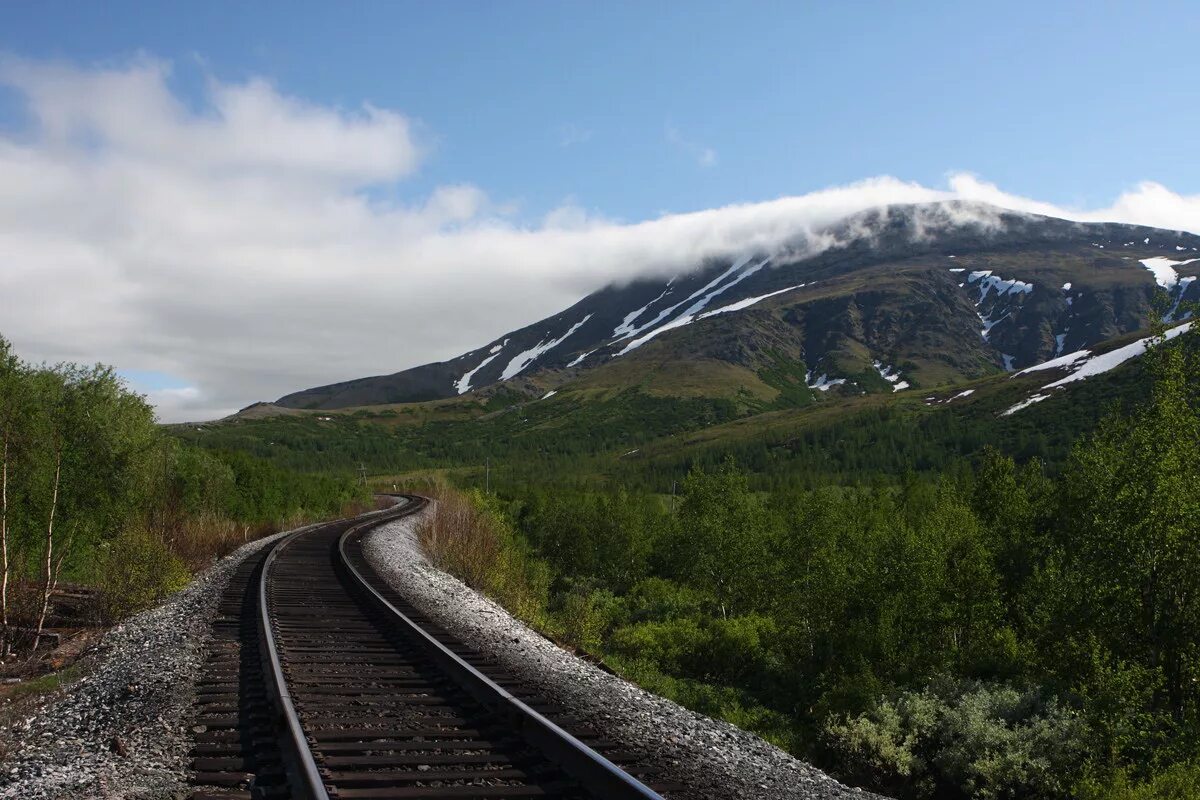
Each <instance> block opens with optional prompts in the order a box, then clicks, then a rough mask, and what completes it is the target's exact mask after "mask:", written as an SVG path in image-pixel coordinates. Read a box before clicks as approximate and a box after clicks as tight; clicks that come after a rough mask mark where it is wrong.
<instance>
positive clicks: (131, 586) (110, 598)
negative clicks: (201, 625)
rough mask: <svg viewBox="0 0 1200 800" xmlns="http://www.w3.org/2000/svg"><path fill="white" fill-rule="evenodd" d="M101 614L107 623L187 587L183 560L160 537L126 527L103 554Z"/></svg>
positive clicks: (101, 559)
mask: <svg viewBox="0 0 1200 800" xmlns="http://www.w3.org/2000/svg"><path fill="white" fill-rule="evenodd" d="M101 553H102V554H101V557H100V560H99V566H100V580H99V586H100V596H101V612H102V614H103V615H104V617H105V618H106V619H108V620H117V619H120V618H121V617H124V616H127V615H128V614H132V613H134V612H135V611H140V610H142V609H144V608H149V607H150V606H152V605H154V604H155V603H157V602H158V601H159V600H161V599H162V598H164V597H166V596H167V595H168V594H170V593H171V592H175V591H178V590H179V589H182V588H183V587H184V586H186V585H187V582H188V579H189V577H190V576H189V574H188V570H187V567H186V566H184V563H183V560H182V559H180V558H179V557H178V556H177V555H175V554H174V553H172V552H171V550H170V548H168V547H167V545H166V544H165V543H164V542H163V541H162V540H161V539H160V538H158V537H157V536H155V535H153V534H151V533H149V532H147V531H145V530H144V529H141V528H127V529H125V530H124V531H122V532H121V533H120V534H119V535H118V536H117V537H116V538H114V539H112V540H110V541H109V542H107V543H106V545H105V546H104V547H103V549H102V551H101Z"/></svg>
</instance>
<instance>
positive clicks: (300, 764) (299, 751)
mask: <svg viewBox="0 0 1200 800" xmlns="http://www.w3.org/2000/svg"><path fill="white" fill-rule="evenodd" d="M405 499H407V500H408V502H407V503H405V504H404V505H401V506H393V507H392V508H388V509H384V510H382V511H376V512H372V513H373V514H375V515H377V517H378V518H376V519H372V520H370V521H369V522H366V523H363V524H364V525H378V524H380V523H381V522H384V521H386V520H387V519H390V518H392V517H393V516H394V517H400V516H403V515H404V514H411V513H412V512H413V511H415V510H416V508H412V505H413V502H412V499H411V498H405ZM325 524H330V523H322V524H317V525H309V526H307V527H304V528H300V529H299V530H297V531H295V532H294V533H292V534H290V535H289V536H287V537H286V538H284V539H282V540H281V541H279V542H277V543H276V544H275V546H274V547H272V549H271V553H270V555H268V556H267V560H266V561H265V562H263V567H262V574H261V575H260V576H259V584H258V632H259V637H260V639H261V640H262V645H263V647H262V652H263V661H264V666H265V671H266V673H267V677H268V684H269V688H272V689H274V697H273V703H274V705H276V711H277V712H278V713H279V715H280V716H282V718H283V725H284V728H285V729H286V736H285V737H283V738H284V740H285V743H286V748H285V749H286V752H287V754H288V755H289V756H290V759H289V760H290V762H291V763H290V764H289V767H290V769H289V772H291V773H292V774H291V777H292V780H291V781H289V784H290V786H291V788H292V789H293V795H294V796H297V797H300V798H302V799H303V800H330V795H329V792H328V790H327V789H326V788H325V779H324V778H323V777H322V775H321V770H320V768H319V767H318V766H317V762H316V759H314V758H313V753H312V749H311V748H310V747H309V743H308V736H307V735H306V734H305V733H304V726H303V725H302V723H301V722H300V715H299V714H298V713H297V711H296V704H295V702H294V700H293V699H292V693H291V691H290V690H289V689H288V685H287V678H286V677H285V676H284V674H283V663H282V661H281V659H280V655H279V648H278V647H277V645H276V644H275V636H276V633H275V630H274V627H273V626H272V624H271V609H270V604H269V603H268V592H267V585H268V583H269V580H270V575H271V567H272V565H274V563H275V559H276V558H277V557H278V556H279V554H280V553H281V552H283V550H284V549H286V548H287V546H288V545H289V544H291V543H292V542H293V541H295V540H296V539H297V538H298V537H300V536H303V535H304V534H306V533H309V532H311V531H313V530H314V529H316V528H320V527H324V525H325ZM355 527H356V528H359V527H362V525H359V526H355ZM352 530H353V529H352Z"/></svg>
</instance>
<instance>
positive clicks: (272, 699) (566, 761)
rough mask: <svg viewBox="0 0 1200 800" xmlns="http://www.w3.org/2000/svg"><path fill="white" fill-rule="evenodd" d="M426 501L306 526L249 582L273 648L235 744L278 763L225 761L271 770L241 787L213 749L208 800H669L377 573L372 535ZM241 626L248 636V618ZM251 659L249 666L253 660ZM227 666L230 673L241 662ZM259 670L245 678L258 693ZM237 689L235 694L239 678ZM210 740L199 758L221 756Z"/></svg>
mask: <svg viewBox="0 0 1200 800" xmlns="http://www.w3.org/2000/svg"><path fill="white" fill-rule="evenodd" d="M425 502H426V501H425V500H424V498H419V497H413V496H408V497H404V498H402V499H401V502H400V505H398V506H397V507H395V508H393V509H389V510H387V511H384V512H376V513H375V514H374V515H372V516H370V517H369V518H367V519H365V520H364V519H363V518H359V519H357V520H351V521H341V522H337V523H330V524H327V525H319V526H312V527H310V528H307V529H302V530H301V531H298V532H296V533H295V534H292V535H290V536H288V537H286V538H285V539H282V540H281V541H280V542H279V543H277V544H276V545H275V546H274V547H273V548H271V550H270V552H269V554H266V555H265V556H261V557H260V561H261V563H260V565H258V566H252V567H250V568H249V569H250V572H251V573H252V574H251V578H250V580H249V581H248V583H247V585H246V586H235V587H234V590H235V591H236V590H237V589H239V588H240V589H241V591H242V592H243V593H249V594H252V595H253V597H252V598H249V599H250V600H252V601H253V602H247V600H248V598H246V597H245V596H243V598H242V602H241V606H240V607H241V609H242V610H243V611H246V610H247V609H250V608H253V612H254V613H253V616H254V617H255V623H256V624H255V625H254V626H253V627H254V628H255V629H256V631H255V632H256V634H257V636H256V638H257V648H255V647H254V646H253V645H250V646H247V644H246V643H245V642H243V644H242V649H243V650H244V651H245V650H255V649H257V653H258V655H259V656H260V658H261V669H260V673H261V674H260V675H259V676H258V683H259V684H261V686H262V689H261V694H259V691H260V690H258V689H257V688H255V687H250V688H251V689H252V692H251V694H252V695H253V697H254V698H255V700H256V701H257V702H251V703H249V704H245V705H247V707H248V710H249V711H251V713H249V714H247V715H245V716H246V719H245V720H244V722H245V723H247V724H246V726H245V727H246V728H247V730H245V731H243V733H242V735H240V736H233V735H228V736H226V737H225V738H226V740H227V741H228V742H233V743H244V742H245V741H246V740H247V739H248V740H249V741H250V742H251V743H256V744H254V746H253V747H252V748H251V749H250V752H251V753H252V754H262V758H258V759H256V758H245V757H243V758H242V759H241V760H240V761H239V760H237V759H226V760H225V761H224V762H221V763H224V764H226V765H232V766H235V767H241V768H244V769H250V768H254V769H255V771H254V773H253V774H252V775H251V774H247V773H245V772H243V773H242V774H241V776H240V777H241V778H242V780H240V781H239V780H237V779H238V777H239V775H238V771H237V770H236V769H235V770H233V771H232V772H231V773H229V774H223V773H221V772H220V771H218V770H214V769H213V767H214V762H213V759H211V758H209V763H201V761H202V755H203V754H201V755H198V756H197V758H196V763H195V766H196V778H195V780H196V783H197V784H203V785H207V786H211V787H212V789H200V790H198V791H197V792H196V793H195V794H194V795H193V797H195V798H201V797H204V798H210V797H297V798H315V799H316V800H325V798H332V797H336V798H418V797H419V798H444V797H460V798H465V797H472V798H515V797H564V798H574V797H603V798H617V799H618V800H626V799H630V800H632V799H633V798H642V799H645V800H649V799H650V798H658V797H659V795H658V794H657V793H656V792H655V791H654V790H653V789H651V788H650V787H648V786H647V785H646V784H643V783H641V782H640V781H639V780H638V779H637V778H635V777H633V775H631V774H630V773H635V774H637V775H639V776H640V777H646V776H649V775H650V774H651V773H650V771H649V770H644V769H638V768H637V764H636V762H637V758H636V757H635V756H634V755H633V754H628V753H623V752H621V751H620V749H619V748H618V747H617V746H616V745H615V744H613V743H611V742H605V741H604V740H603V739H602V738H601V737H600V736H599V735H597V734H596V733H595V732H594V731H590V730H588V729H587V728H586V727H585V726H582V725H580V724H579V723H578V721H577V720H574V719H573V718H572V717H571V716H570V714H569V713H568V712H566V711H564V710H563V709H560V708H556V707H554V706H553V705H551V704H548V703H546V702H545V701H544V700H542V698H540V697H538V696H536V695H535V694H533V693H531V692H529V691H527V690H525V689H524V688H523V687H521V686H520V685H519V684H518V683H516V682H515V681H513V680H512V679H511V678H510V677H509V676H507V675H505V674H503V673H502V672H501V671H499V670H498V668H497V666H496V664H495V663H493V662H492V661H490V660H489V659H487V658H486V657H484V656H483V655H481V654H480V653H478V652H475V651H472V650H471V649H470V648H467V647H465V646H463V645H462V644H461V643H460V642H457V641H455V640H454V639H453V637H451V636H449V635H447V634H446V633H445V632H444V631H442V630H440V629H439V628H437V626H435V625H433V624H432V623H431V622H430V621H429V620H428V619H427V618H425V617H424V616H423V615H422V614H420V613H419V612H418V611H417V610H416V609H414V608H412V607H411V606H409V605H408V604H407V603H406V602H405V601H404V599H403V598H402V597H400V596H399V595H398V594H397V593H396V592H394V591H393V590H392V589H391V588H390V587H388V586H387V585H386V584H385V583H384V582H383V581H382V580H381V579H380V578H379V577H378V576H377V575H375V573H374V570H372V569H371V567H370V566H369V564H367V562H366V560H365V558H363V556H362V551H361V546H360V540H361V537H362V535H363V534H364V533H365V532H366V531H367V530H369V529H371V528H373V527H375V526H377V525H379V524H382V523H384V522H386V521H389V520H391V519H395V518H397V517H400V516H405V515H407V514H412V513H416V512H417V511H419V510H420V508H421V507H422V506H423V505H424V503H425ZM251 584H252V585H251ZM232 585H233V582H231V586H232ZM230 605H232V604H230ZM238 631H240V632H241V634H242V635H243V636H244V635H245V634H246V633H247V631H248V626H247V625H246V624H245V622H244V621H242V622H240V623H239V627H238ZM240 655H241V657H240V658H239V664H242V665H244V664H246V662H252V661H253V655H254V654H253V653H245V652H244V653H242V654H240ZM218 663H221V664H223V665H224V666H223V669H224V670H225V675H226V677H228V654H227V653H226V654H224V658H222V659H219V660H218ZM251 672H252V670H242V673H241V677H242V678H246V679H248V681H247V682H248V683H250V684H253V683H255V676H254V675H252V674H248V673H251ZM221 686H222V687H224V688H222V689H221V690H220V691H225V692H228V686H229V681H228V680H226V681H225V683H223V684H221ZM201 691H202V692H203V687H202V689H201ZM204 696H205V695H203V694H201V695H200V697H204ZM208 696H209V697H211V695H208ZM224 705H225V706H226V708H225V710H226V711H228V710H229V709H228V708H227V707H228V705H229V703H228V698H226V702H225V704H224ZM198 706H199V708H198V715H197V717H198V720H199V721H200V724H198V725H197V729H200V728H204V729H205V731H204V732H205V733H207V731H208V726H207V725H206V724H205V722H204V720H209V721H213V720H214V717H213V715H212V714H211V713H209V712H211V711H212V710H213V709H212V708H211V707H209V708H207V709H206V708H205V707H204V706H203V705H202V704H201V701H200V699H199V697H198ZM264 709H265V713H266V716H267V717H268V718H269V720H270V722H271V723H272V726H271V727H273V731H272V733H273V736H272V737H270V738H272V739H273V741H267V738H268V737H266V736H264V726H263V721H264V720H263V717H264ZM206 714H207V716H206ZM251 720H253V721H254V723H253V725H250V724H249V723H250V721H251ZM220 722H223V723H226V724H228V723H230V722H231V720H230V719H228V718H225V719H222V720H220ZM250 729H253V730H252V731H251V730H250ZM202 738H203V737H201V738H198V740H197V742H198V749H204V750H205V751H206V752H207V753H209V754H211V753H212V752H213V749H214V747H213V745H212V744H211V743H209V744H208V747H207V748H204V746H203V744H202ZM270 745H274V746H273V747H272V746H270ZM218 761H220V760H219V759H218ZM617 762H621V763H622V765H623V766H624V767H625V769H622V767H621V766H618V765H617ZM202 767H209V769H202ZM263 767H265V769H262V770H261V772H260V768H263Z"/></svg>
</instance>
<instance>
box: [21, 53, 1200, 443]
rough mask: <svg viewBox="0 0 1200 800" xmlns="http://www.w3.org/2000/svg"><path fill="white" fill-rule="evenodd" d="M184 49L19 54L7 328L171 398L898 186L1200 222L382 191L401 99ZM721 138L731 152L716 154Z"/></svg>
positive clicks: (730, 242) (399, 137)
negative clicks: (356, 104) (174, 84)
mask: <svg viewBox="0 0 1200 800" xmlns="http://www.w3.org/2000/svg"><path fill="white" fill-rule="evenodd" d="M169 74H170V68H169V65H166V64H164V63H162V62H158V61H152V60H141V61H138V62H135V63H133V64H129V65H125V66H121V67H111V66H110V67H105V68H100V69H81V68H77V67H71V66H64V65H60V64H45V63H37V62H27V61H16V60H11V59H9V60H7V61H0V83H3V84H7V85H9V86H11V87H13V88H15V89H16V90H17V91H18V92H19V93H20V94H21V95H22V96H23V97H24V98H25V100H26V101H27V102H28V104H29V110H30V112H31V115H32V118H33V119H34V120H35V125H34V126H33V127H32V128H31V129H29V130H27V131H20V132H19V133H16V134H12V133H10V134H0V303H2V306H3V313H2V315H0V333H3V334H4V335H6V336H8V337H9V338H11V339H12V340H13V341H14V343H15V344H16V346H17V348H18V350H19V351H20V352H21V353H22V354H23V355H24V356H25V357H27V358H29V359H33V360H41V359H45V360H50V361H57V360H63V359H68V360H77V361H85V362H90V361H96V360H102V361H105V362H108V363H112V364H114V365H116V366H117V367H118V368H121V369H125V370H141V371H153V372H156V373H161V374H163V375H169V376H172V377H173V378H174V379H176V380H177V381H178V383H179V385H180V386H183V387H186V388H183V389H164V390H159V391H157V392H154V393H152V395H151V399H152V400H153V402H155V403H157V404H158V407H159V410H160V414H161V416H162V417H163V418H164V419H166V420H180V419H196V418H206V417H212V416H219V415H220V414H222V413H227V412H229V411H232V410H235V409H236V408H238V407H240V406H243V405H246V404H248V403H250V402H252V401H255V400H263V399H274V398H276V397H278V396H280V395H282V394H285V393H287V392H290V391H293V390H297V389H301V388H305V387H308V386H313V385H317V384H321V383H327V382H330V381H335V380H343V379H347V378H353V377H361V376H363V375H370V374H379V373H381V372H390V371H393V370H397V369H402V368H405V367H409V366H414V365H416V364H420V363H424V362H427V361H431V360H437V359H443V358H450V357H453V356H456V355H458V354H459V353H462V352H464V351H466V350H468V349H470V348H473V347H476V346H478V345H479V344H481V343H482V342H486V341H488V340H490V339H491V338H494V337H495V336H497V335H499V334H501V333H504V332H505V331H507V330H510V329H512V328H516V327H520V326H522V325H524V324H527V323H528V322H530V321H532V320H534V319H537V318H540V317H542V316H546V315H548V314H551V313H554V312H557V311H559V310H561V309H562V308H564V307H566V306H567V305H569V304H571V303H573V302H574V301H575V300H577V299H578V298H579V296H580V295H582V294H584V293H586V292H588V291H591V290H593V289H596V288H598V287H599V286H601V285H603V284H604V283H606V282H608V281H612V280H627V279H630V278H632V277H633V276H635V275H639V274H646V273H654V272H657V273H666V272H670V271H675V270H678V269H681V268H685V267H687V266H690V265H692V264H694V263H695V262H696V261H697V260H699V259H701V258H704V257H708V256H713V255H719V254H726V253H730V252H737V251H744V250H748V249H771V248H774V247H777V246H779V245H780V244H781V243H783V242H785V241H788V240H790V239H793V238H794V237H795V236H797V234H803V233H812V232H813V231H815V230H817V229H819V228H821V227H823V226H825V225H828V224H829V223H832V222H835V221H837V220H839V219H841V218H843V217H845V216H847V215H849V214H853V213H855V212H858V211H861V210H864V209H867V208H871V207H874V206H879V205H888V204H896V203H913V202H926V201H934V200H943V199H949V198H954V197H964V198H969V199H978V200H986V201H988V202H993V203H998V204H1000V205H1003V206H1007V207H1012V208H1018V209H1022V210H1027V211H1037V212H1040V213H1050V214H1056V215H1059V216H1067V217H1071V218H1075V219H1111V220H1115V221H1131V222H1140V223H1145V224H1152V225H1160V226H1165V227H1169V228H1186V229H1190V230H1193V231H1200V197H1196V196H1191V197H1185V196H1180V195H1177V194H1174V193H1172V192H1170V191H1169V190H1167V189H1166V188H1164V187H1162V186H1159V185H1157V184H1144V185H1142V186H1139V187H1136V188H1135V189H1134V190H1132V191H1131V192H1129V193H1127V194H1125V195H1122V196H1121V197H1120V198H1118V199H1117V201H1116V202H1114V203H1113V204H1112V205H1111V206H1110V207H1109V208H1105V209H1096V210H1069V209H1068V210H1064V209H1058V208H1055V207H1053V206H1049V205H1047V204H1043V203H1038V202H1036V201H1034V200H1031V199H1028V198H1022V197H1016V196H1012V195H1008V194H1005V193H1003V192H1001V191H1000V190H999V189H997V188H996V187H994V186H992V185H990V184H987V183H984V182H982V181H980V180H979V179H976V178H974V177H971V176H966V175H956V176H952V177H951V178H950V180H949V183H948V186H947V188H945V189H932V188H928V187H924V186H920V185H918V184H915V183H907V182H903V181H899V180H896V179H894V178H889V177H880V178H872V179H870V180H865V181H861V182H859V183H855V184H852V185H849V186H844V187H838V188H832V189H827V190H824V191H820V192H814V193H811V194H807V195H803V196H798V197H784V198H779V199H777V200H771V201H767V202H762V203H753V204H743V205H731V206H726V207H723V208H717V209H711V210H706V211H699V212H695V213H688V214H667V215H663V216H661V217H659V218H656V219H652V220H648V221H644V222H638V223H633V224H622V223H618V222H614V221H612V220H608V219H605V218H603V217H598V216H595V215H592V214H589V213H587V212H586V211H584V210H583V209H582V208H580V207H579V206H577V205H576V204H575V203H574V202H568V203H565V204H564V206H563V207H562V208H560V209H558V210H556V211H555V212H552V213H550V214H548V215H547V216H546V217H545V219H544V220H543V221H542V222H541V223H539V224H537V225H534V226H526V227H522V226H519V225H516V224H514V223H512V222H511V221H510V220H509V219H507V218H506V216H505V213H504V209H503V208H499V207H497V206H495V205H494V204H493V203H492V202H491V201H490V200H489V198H488V197H487V195H486V194H485V192H483V191H482V190H481V189H479V188H478V187H475V186H471V185H456V186H446V187H441V188H438V189H437V190H435V191H433V192H432V193H431V194H430V196H429V197H428V198H427V199H426V200H425V201H424V202H422V203H419V204H416V205H413V206H397V205H394V204H386V203H381V202H379V201H377V200H372V199H371V198H370V197H369V196H368V193H367V192H365V191H364V190H365V189H368V188H370V187H374V186H385V187H386V186H391V185H393V184H394V183H395V182H396V181H397V180H400V179H402V178H404V177H405V176H407V175H409V174H411V173H412V172H413V171H414V170H415V169H416V168H417V167H418V166H419V164H420V161H421V158H422V148H421V147H420V144H419V142H417V141H416V139H415V137H414V134H413V125H412V123H411V122H410V121H409V120H408V119H406V118H405V117H404V116H403V115H402V114H399V113H397V112H395V111H389V110H384V109H378V108H374V107H371V106H369V105H368V106H363V107H362V108H361V109H356V110H341V109H334V108H327V107H323V106H315V105H312V104H311V103H307V102H305V101H302V100H298V99H296V98H290V97H287V96H285V95H283V94H281V93H280V92H279V91H278V90H277V89H275V88H274V87H272V86H271V84H269V83H268V82H265V81H262V80H251V81H248V82H246V83H223V82H221V81H218V80H215V79H212V80H210V81H209V82H208V84H207V89H206V94H205V97H204V98H203V100H204V102H203V104H202V106H201V107H200V108H196V107H195V106H194V105H188V104H187V103H185V102H183V101H182V100H181V99H180V98H179V97H177V96H176V95H175V94H173V92H172V90H171V88H170V84H169ZM714 158H715V156H714Z"/></svg>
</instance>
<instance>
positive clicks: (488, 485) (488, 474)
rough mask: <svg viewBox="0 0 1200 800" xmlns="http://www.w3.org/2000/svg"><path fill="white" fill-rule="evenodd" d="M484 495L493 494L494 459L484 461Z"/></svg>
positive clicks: (488, 458)
mask: <svg viewBox="0 0 1200 800" xmlns="http://www.w3.org/2000/svg"><path fill="white" fill-rule="evenodd" d="M483 493H484V494H491V493H492V457H491V456H488V457H487V458H485V459H484V460H483Z"/></svg>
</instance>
